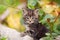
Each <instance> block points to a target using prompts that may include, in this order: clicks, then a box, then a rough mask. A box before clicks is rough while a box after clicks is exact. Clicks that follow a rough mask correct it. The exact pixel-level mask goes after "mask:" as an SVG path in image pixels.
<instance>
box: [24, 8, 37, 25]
mask: <svg viewBox="0 0 60 40" xmlns="http://www.w3.org/2000/svg"><path fill="white" fill-rule="evenodd" d="M23 19H24V23H25V24H28V25H29V24H32V23H37V22H38V9H36V10H32V9H28V8H26V9H23Z"/></svg>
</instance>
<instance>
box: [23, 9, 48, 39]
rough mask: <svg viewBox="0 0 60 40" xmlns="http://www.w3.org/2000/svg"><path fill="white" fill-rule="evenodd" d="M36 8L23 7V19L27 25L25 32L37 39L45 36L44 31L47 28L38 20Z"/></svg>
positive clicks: (46, 30)
mask: <svg viewBox="0 0 60 40" xmlns="http://www.w3.org/2000/svg"><path fill="white" fill-rule="evenodd" d="M38 13H39V12H38V9H35V10H31V9H28V8H26V9H23V20H24V24H25V25H26V24H27V25H28V26H27V27H28V28H27V29H28V30H26V32H25V33H26V34H28V35H29V36H31V37H33V39H34V40H39V39H40V38H42V37H44V36H45V33H46V32H48V29H47V28H46V27H45V26H44V25H42V24H41V23H39V22H38V16H39V15H38Z"/></svg>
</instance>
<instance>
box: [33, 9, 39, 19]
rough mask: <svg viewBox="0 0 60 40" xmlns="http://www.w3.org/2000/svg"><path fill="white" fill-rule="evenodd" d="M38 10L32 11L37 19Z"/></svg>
mask: <svg viewBox="0 0 60 40" xmlns="http://www.w3.org/2000/svg"><path fill="white" fill-rule="evenodd" d="M38 13H39V9H36V10H34V14H35V16H36V17H37V18H38Z"/></svg>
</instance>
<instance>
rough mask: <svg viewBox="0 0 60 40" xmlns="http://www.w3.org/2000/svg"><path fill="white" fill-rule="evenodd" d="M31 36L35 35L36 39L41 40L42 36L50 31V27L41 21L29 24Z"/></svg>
mask: <svg viewBox="0 0 60 40" xmlns="http://www.w3.org/2000/svg"><path fill="white" fill-rule="evenodd" d="M29 28H30V31H29V32H30V33H31V35H30V36H31V37H33V39H34V40H39V39H40V38H42V37H45V36H46V35H45V33H47V32H48V29H47V28H46V27H45V26H44V25H43V24H41V23H36V24H35V23H32V24H30V25H29Z"/></svg>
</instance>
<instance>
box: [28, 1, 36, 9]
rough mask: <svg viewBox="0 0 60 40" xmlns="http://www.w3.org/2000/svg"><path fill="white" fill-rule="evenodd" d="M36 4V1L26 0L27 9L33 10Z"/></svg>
mask: <svg viewBox="0 0 60 40" xmlns="http://www.w3.org/2000/svg"><path fill="white" fill-rule="evenodd" d="M36 4H37V0H28V4H27V6H28V8H29V9H35V6H36Z"/></svg>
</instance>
